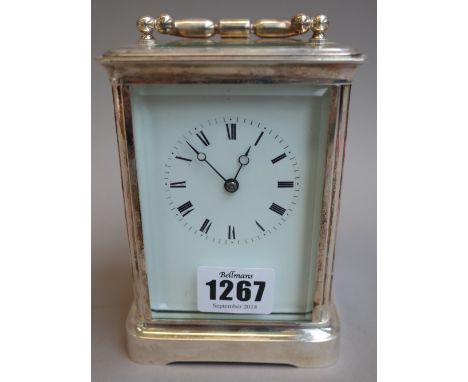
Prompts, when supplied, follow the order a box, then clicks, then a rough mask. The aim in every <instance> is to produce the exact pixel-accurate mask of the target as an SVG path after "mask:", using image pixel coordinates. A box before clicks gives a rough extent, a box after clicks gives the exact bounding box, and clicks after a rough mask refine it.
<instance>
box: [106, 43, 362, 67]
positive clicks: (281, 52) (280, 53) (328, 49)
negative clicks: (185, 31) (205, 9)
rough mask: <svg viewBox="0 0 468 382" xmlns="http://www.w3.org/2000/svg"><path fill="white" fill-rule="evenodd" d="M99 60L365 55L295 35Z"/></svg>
mask: <svg viewBox="0 0 468 382" xmlns="http://www.w3.org/2000/svg"><path fill="white" fill-rule="evenodd" d="M99 60H100V62H101V63H103V64H112V63H122V62H128V63H145V62H147V63H156V62H180V63H182V62H187V61H190V62H192V63H193V62H206V61H217V62H237V61H249V62H257V61H259V62H275V63H281V62H297V63H320V64H327V63H342V64H359V63H362V62H363V61H364V60H365V56H364V55H363V54H361V53H359V52H357V51H356V50H355V49H353V48H350V47H346V46H343V45H340V44H337V43H334V42H331V41H328V40H325V41H321V42H320V43H315V42H310V41H303V40H298V39H258V40H220V41H216V40H178V41H172V42H156V43H155V44H154V45H145V44H136V45H133V46H129V47H126V48H118V49H112V50H109V51H107V52H106V53H104V54H103V55H102V56H101V57H100V58H99Z"/></svg>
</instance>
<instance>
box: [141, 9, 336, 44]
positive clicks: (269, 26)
mask: <svg viewBox="0 0 468 382" xmlns="http://www.w3.org/2000/svg"><path fill="white" fill-rule="evenodd" d="M137 27H138V30H139V32H140V42H143V43H145V42H147V43H151V42H154V36H153V31H154V30H157V31H158V32H159V33H162V34H169V35H172V36H179V37H188V38H210V37H212V36H214V35H215V34H218V35H219V36H220V37H221V38H242V39H245V38H249V37H250V36H252V35H255V36H257V37H260V38H286V37H292V36H297V35H301V34H304V33H307V32H309V31H312V41H321V40H325V31H326V30H327V29H328V17H327V16H325V15H318V16H315V17H310V16H307V15H305V14H303V13H300V14H298V15H296V16H294V17H293V18H292V19H291V20H290V21H289V20H276V19H260V20H257V21H255V22H253V23H251V22H250V20H249V19H221V20H219V21H218V22H217V23H214V22H213V21H211V20H208V19H180V20H174V19H173V18H172V17H171V16H170V15H168V14H162V15H160V16H158V17H156V18H154V17H152V16H142V17H140V18H139V19H138V21H137Z"/></svg>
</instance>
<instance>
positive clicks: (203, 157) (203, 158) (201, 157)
mask: <svg viewBox="0 0 468 382" xmlns="http://www.w3.org/2000/svg"><path fill="white" fill-rule="evenodd" d="M185 142H187V144H188V145H189V146H190V148H191V149H192V150H193V151H195V153H196V154H197V159H198V160H199V161H200V162H205V163H206V164H207V165H208V166H210V167H211V168H212V169H213V171H214V172H215V173H216V174H218V175H219V176H220V177H221V179H222V180H224V181H226V178H225V177H224V176H222V175H221V174H220V173H219V171H218V170H216V169H215V168H214V167H213V165H212V164H211V163H210V162H208V160H207V159H206V154H205V153H202V152H200V151H198V150H197V149H196V148H195V147H193V146H192V145H191V144H190V143H189V142H188V141H185Z"/></svg>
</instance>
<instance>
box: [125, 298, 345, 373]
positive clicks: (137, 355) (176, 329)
mask: <svg viewBox="0 0 468 382" xmlns="http://www.w3.org/2000/svg"><path fill="white" fill-rule="evenodd" d="M328 316H329V319H328V320H327V321H326V322H320V323H313V322H303V323H297V322H296V323H294V324H289V325H288V324H287V323H286V322H282V323H281V324H279V325H277V324H276V325H275V323H274V322H271V324H270V325H265V322H263V323H262V324H257V323H255V322H253V321H250V322H247V323H246V322H245V321H244V322H236V321H235V320H231V321H229V322H226V321H223V322H222V323H219V324H213V321H211V322H207V321H203V320H197V321H194V320H192V321H185V322H184V323H183V324H178V323H177V322H170V321H168V320H164V321H159V322H158V321H153V322H152V323H151V324H147V325H145V326H144V327H142V326H141V325H138V324H137V319H136V317H137V315H136V309H135V306H133V307H132V308H131V310H130V313H129V315H128V318H127V340H128V350H129V355H130V358H131V359H132V360H134V361H135V362H138V363H151V364H158V365H165V364H169V363H174V362H236V363H274V364H287V365H293V366H297V367H324V366H331V365H333V364H334V363H335V362H336V359H337V355H338V334H339V321H338V316H337V314H336V310H335V308H334V306H333V305H331V306H330V309H329V315H328Z"/></svg>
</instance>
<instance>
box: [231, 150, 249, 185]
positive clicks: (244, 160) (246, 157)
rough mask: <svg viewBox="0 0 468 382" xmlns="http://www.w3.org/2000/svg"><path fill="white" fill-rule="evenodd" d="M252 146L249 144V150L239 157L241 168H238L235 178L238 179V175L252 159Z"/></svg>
mask: <svg viewBox="0 0 468 382" xmlns="http://www.w3.org/2000/svg"><path fill="white" fill-rule="evenodd" d="M251 147H252V146H249V148H248V149H247V151H246V152H245V154H244V155H241V156H240V157H239V164H240V166H239V169H238V170H237V173H236V176H235V177H234V180H236V179H237V175H239V173H240V170H241V168H242V167H244V166H246V165H248V164H249V161H250V159H249V151H250V148H251Z"/></svg>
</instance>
